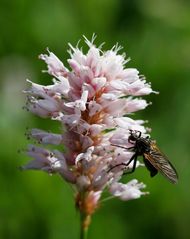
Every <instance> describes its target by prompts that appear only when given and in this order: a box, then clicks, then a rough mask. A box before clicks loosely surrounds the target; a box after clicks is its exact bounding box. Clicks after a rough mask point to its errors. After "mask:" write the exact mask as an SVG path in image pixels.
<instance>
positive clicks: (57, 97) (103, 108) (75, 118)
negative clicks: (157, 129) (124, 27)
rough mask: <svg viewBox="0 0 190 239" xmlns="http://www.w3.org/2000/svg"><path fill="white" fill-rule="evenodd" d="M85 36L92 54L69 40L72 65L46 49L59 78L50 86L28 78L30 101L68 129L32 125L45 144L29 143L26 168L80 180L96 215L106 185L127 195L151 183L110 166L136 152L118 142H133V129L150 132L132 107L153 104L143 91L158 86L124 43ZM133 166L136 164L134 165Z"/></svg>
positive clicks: (80, 199)
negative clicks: (104, 44) (132, 64)
mask: <svg viewBox="0 0 190 239" xmlns="http://www.w3.org/2000/svg"><path fill="white" fill-rule="evenodd" d="M85 42H86V44H87V46H88V48H89V49H88V51H87V53H86V54H85V53H83V51H82V50H81V49H79V48H78V46H77V47H73V46H72V45H71V44H69V46H70V50H69V51H68V52H69V54H70V59H68V63H69V67H70V69H69V68H66V67H65V66H64V64H63V63H62V62H61V61H60V60H59V59H58V58H57V57H56V56H55V55H54V54H53V53H52V52H51V51H49V50H48V54H42V55H40V59H42V60H44V61H45V62H46V64H47V69H48V70H47V72H48V73H49V74H50V75H51V76H53V77H55V78H54V79H53V84H52V85H48V86H47V85H38V84H36V83H33V82H31V81H29V80H28V82H29V83H30V88H29V89H27V90H25V91H24V93H26V94H27V99H28V101H27V106H26V107H27V108H28V110H29V111H31V112H32V113H34V114H36V115H38V116H40V117H44V118H50V119H52V120H57V121H58V122H59V123H60V125H61V129H62V130H61V131H60V133H59V134H55V133H50V132H46V131H44V130H40V129H33V130H31V132H30V133H29V136H30V137H31V138H33V139H35V140H37V142H38V143H39V144H41V145H40V146H39V147H37V146H29V148H28V150H27V154H28V155H29V156H30V157H32V158H33V160H32V161H30V162H29V163H28V164H26V165H25V166H23V169H37V170H43V171H46V172H48V173H51V174H52V173H57V174H59V175H61V177H62V178H63V179H65V180H66V181H67V182H69V183H71V184H73V185H74V186H75V188H76V191H77V192H78V193H77V195H76V205H78V207H79V209H80V210H81V211H83V212H84V213H85V214H86V215H91V214H92V213H93V212H94V210H95V209H96V208H97V205H98V202H99V199H100V197H101V195H102V192H103V190H105V189H108V190H109V192H110V193H111V194H112V195H113V196H115V197H118V198H120V199H121V200H130V199H135V198H139V197H140V196H141V195H144V194H146V193H145V192H142V191H141V190H142V189H144V187H145V185H144V184H143V183H139V182H138V181H137V180H136V179H135V180H132V181H130V182H128V183H127V184H122V183H120V182H119V180H120V179H121V177H122V174H123V170H124V167H123V166H118V167H115V168H114V169H113V170H110V168H111V167H113V166H114V165H117V164H120V163H127V162H128V160H130V158H131V157H132V155H133V152H131V151H128V150H127V149H122V148H117V147H114V146H112V144H118V145H123V146H125V147H130V146H131V144H130V143H129V142H128V137H129V130H131V129H132V130H139V131H141V132H142V134H146V133H147V129H146V128H145V127H144V121H142V120H134V119H132V118H131V113H132V112H136V111H139V110H143V109H144V108H146V107H147V106H148V105H149V104H150V103H147V102H146V100H144V99H141V98H139V96H143V95H147V94H150V93H152V92H153V90H152V89H151V85H150V84H149V83H147V82H146V81H145V79H144V78H142V76H140V75H139V72H138V71H137V70H136V69H132V68H126V63H127V62H128V60H129V59H125V55H124V54H122V55H121V54H119V51H120V50H121V48H120V47H118V46H117V45H116V46H114V47H113V48H112V49H111V50H108V51H103V50H102V49H101V48H98V47H96V46H95V45H94V43H93V41H92V42H90V41H89V40H87V39H86V38H85ZM108 129H111V130H108ZM48 144H52V145H55V146H56V145H60V146H62V147H64V151H63V152H62V151H58V150H57V149H55V150H52V149H51V150H50V149H48V148H47V147H48ZM42 145H43V146H42ZM45 146H46V148H45ZM59 148H60V147H59ZM141 165H142V164H140V163H137V166H141ZM131 167H132V164H130V165H129V166H128V168H131ZM125 170H127V169H125ZM84 195H85V198H84Z"/></svg>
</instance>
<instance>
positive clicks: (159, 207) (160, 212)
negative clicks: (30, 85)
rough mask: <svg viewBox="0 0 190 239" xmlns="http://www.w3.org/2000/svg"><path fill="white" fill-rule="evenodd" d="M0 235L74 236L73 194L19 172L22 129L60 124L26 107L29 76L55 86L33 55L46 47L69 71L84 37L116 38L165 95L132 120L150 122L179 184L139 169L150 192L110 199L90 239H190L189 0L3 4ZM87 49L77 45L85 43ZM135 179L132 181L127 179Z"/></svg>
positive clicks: (18, 238) (54, 180)
mask: <svg viewBox="0 0 190 239" xmlns="http://www.w3.org/2000/svg"><path fill="white" fill-rule="evenodd" d="M0 24H1V34H0V77H1V78H0V112H1V116H0V129H1V143H0V153H1V163H0V165H1V173H0V194H1V195H0V239H26V238H27V239H36V238H42V239H43V238H44V239H63V238H64V239H75V238H78V235H79V215H78V213H77V212H76V211H75V208H74V202H73V196H72V190H71V188H70V187H69V186H68V185H67V184H66V183H64V182H63V181H62V180H61V179H60V178H59V177H58V176H52V177H50V176H48V175H47V174H45V173H43V172H32V171H28V172H20V171H19V170H18V166H19V165H22V164H24V163H25V162H26V161H27V160H28V158H27V157H25V156H24V155H22V154H19V153H17V150H18V149H22V148H25V147H26V145H27V144H28V141H27V140H26V138H25V136H24V133H25V131H26V127H30V128H32V127H35V128H36V127H41V128H44V129H50V130H52V131H53V130H54V131H55V132H58V130H59V126H58V125H57V124H56V123H54V124H53V125H52V122H50V121H48V120H45V121H44V120H41V119H38V118H37V117H35V116H33V115H31V114H30V113H27V112H26V111H24V110H22V106H23V105H24V102H25V98H24V96H23V94H22V93H21V91H22V89H25V88H26V82H25V79H26V78H29V79H31V80H33V81H35V82H38V83H43V84H49V83H50V82H51V77H49V76H48V75H47V74H42V73H41V70H42V69H45V68H46V66H45V64H44V63H43V62H41V61H39V60H38V59H37V56H38V55H39V54H40V53H42V52H45V48H46V47H49V48H50V50H51V51H53V52H54V53H55V54H56V55H57V56H58V57H60V59H62V60H63V62H64V63H65V64H66V65H67V63H66V59H67V58H68V53H67V51H66V50H67V49H68V45H67V43H68V42H71V43H72V44H73V45H76V43H77V42H78V40H79V39H81V38H82V35H83V34H84V35H85V36H87V37H88V38H91V36H92V34H93V33H96V34H97V36H98V37H97V39H96V43H97V45H99V44H100V43H102V42H106V44H105V46H104V49H109V48H111V47H112V46H113V45H114V44H115V43H116V42H119V44H121V45H122V46H123V47H124V49H123V50H124V51H125V52H126V53H127V56H130V57H131V58H132V60H131V61H130V63H129V64H128V66H129V67H135V68H137V69H139V70H140V72H141V73H142V74H144V75H145V76H146V77H147V81H151V82H152V87H153V89H154V90H157V91H160V94H159V95H151V96H147V97H146V98H147V100H148V101H152V103H153V104H152V105H151V106H149V107H148V108H147V109H146V110H144V111H143V112H138V113H137V114H136V116H135V117H136V118H142V119H147V120H149V123H148V126H149V127H151V128H152V129H153V130H152V133H151V135H152V138H155V139H156V140H157V143H158V145H159V146H160V148H161V149H162V151H164V152H165V153H166V154H167V155H168V157H169V158H170V160H171V161H172V163H173V164H174V165H175V167H176V169H177V171H178V173H179V184H178V185H175V186H174V185H171V184H170V183H169V182H168V181H167V180H165V179H164V178H163V177H162V176H160V175H159V176H157V177H155V178H153V179H151V178H150V177H149V174H148V172H147V171H146V170H145V169H144V168H141V169H139V170H137V171H136V172H135V173H134V174H133V175H132V176H131V178H134V177H136V178H137V179H139V180H140V181H141V180H142V181H143V182H144V183H146V184H147V190H148V191H149V192H150V195H148V196H145V197H142V198H141V199H138V200H133V201H129V202H122V201H120V200H118V199H114V200H112V201H109V202H107V203H105V204H102V206H101V208H100V209H99V210H98V211H97V213H96V214H95V215H94V217H93V223H92V225H91V227H90V231H89V238H90V239H103V238H118V239H127V238H133V239H143V238H146V239H152V238H162V239H168V238H172V239H178V238H180V239H186V238H190V229H189V224H190V190H189V181H190V177H189V176H190V126H189V125H190V79H189V76H190V67H189V66H190V1H188V0H186V1H185V0H181V1H178V0H159V1H154V0H133V1H130V0H81V1H80V0H70V1H66V0H62V1H61V0H55V1H49V0H33V1H25V0H14V1H6V0H1V4H0ZM82 44H83V43H81V45H82ZM128 179H129V178H128V177H127V179H126V180H128Z"/></svg>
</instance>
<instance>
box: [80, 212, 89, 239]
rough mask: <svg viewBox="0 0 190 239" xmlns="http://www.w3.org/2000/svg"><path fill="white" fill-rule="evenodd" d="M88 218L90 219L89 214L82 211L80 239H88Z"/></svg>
mask: <svg viewBox="0 0 190 239" xmlns="http://www.w3.org/2000/svg"><path fill="white" fill-rule="evenodd" d="M88 220H89V218H88V216H86V215H84V214H83V213H81V217H80V239H87V235H88V223H86V221H88Z"/></svg>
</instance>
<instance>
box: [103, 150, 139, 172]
mask: <svg viewBox="0 0 190 239" xmlns="http://www.w3.org/2000/svg"><path fill="white" fill-rule="evenodd" d="M133 160H134V163H133V168H132V170H131V172H129V173H132V172H134V171H135V167H136V162H137V155H136V153H135V154H134V155H133V156H132V157H131V158H130V160H129V161H128V162H127V163H119V164H116V165H114V166H113V167H111V168H110V169H109V170H108V171H107V173H109V172H110V171H111V170H112V169H114V168H116V167H118V166H125V167H127V166H129V164H130V163H131V162H132V161H133ZM125 174H127V173H125Z"/></svg>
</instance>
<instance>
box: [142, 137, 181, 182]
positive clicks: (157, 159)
mask: <svg viewBox="0 0 190 239" xmlns="http://www.w3.org/2000/svg"><path fill="white" fill-rule="evenodd" d="M144 157H145V159H146V160H148V161H149V162H150V163H151V164H152V166H153V167H155V168H156V169H157V170H158V171H159V172H160V173H161V174H162V175H164V176H165V177H166V178H167V179H168V180H169V181H170V182H171V183H177V181H178V175H177V172H176V170H175V168H174V166H173V165H172V164H171V163H170V161H169V160H168V159H167V157H166V156H165V155H164V154H163V153H162V152H161V151H160V149H159V148H158V146H157V145H156V144H155V143H154V142H151V143H150V151H149V152H148V153H144Z"/></svg>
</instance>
